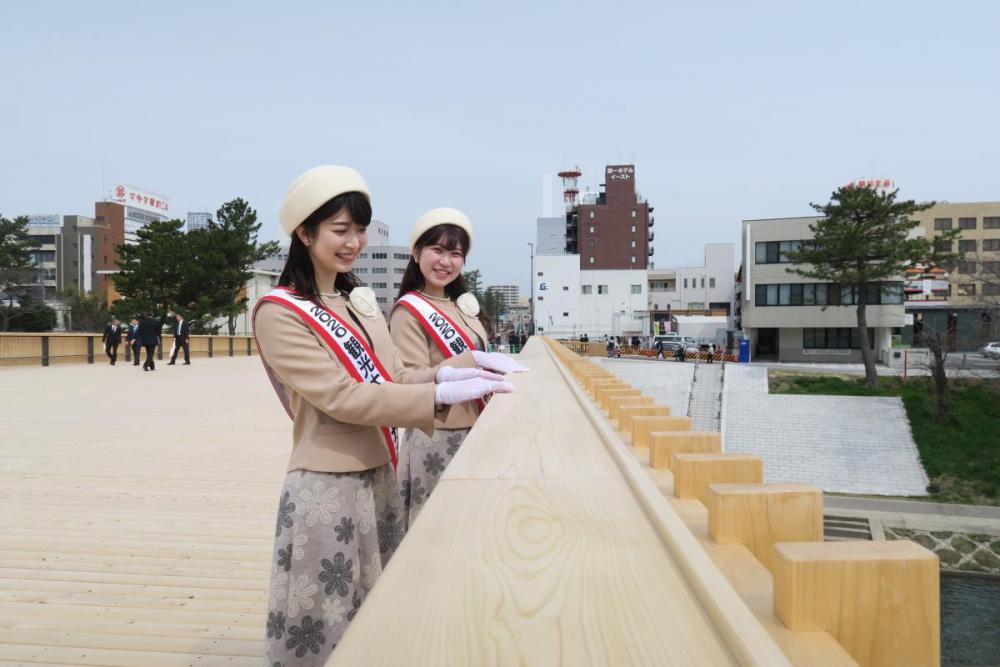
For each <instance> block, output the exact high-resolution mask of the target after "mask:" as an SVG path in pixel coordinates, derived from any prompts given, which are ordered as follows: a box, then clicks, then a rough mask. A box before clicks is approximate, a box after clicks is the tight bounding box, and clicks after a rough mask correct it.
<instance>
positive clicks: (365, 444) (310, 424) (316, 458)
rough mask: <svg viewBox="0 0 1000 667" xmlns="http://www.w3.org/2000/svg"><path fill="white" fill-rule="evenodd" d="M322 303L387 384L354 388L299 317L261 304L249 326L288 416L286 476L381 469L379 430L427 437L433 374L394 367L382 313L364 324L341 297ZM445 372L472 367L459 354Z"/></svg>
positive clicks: (383, 454) (384, 459) (385, 454)
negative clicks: (370, 354) (378, 365)
mask: <svg viewBox="0 0 1000 667" xmlns="http://www.w3.org/2000/svg"><path fill="white" fill-rule="evenodd" d="M323 302H324V303H325V304H326V305H327V307H328V308H330V310H331V311H333V313H335V314H336V315H338V316H339V317H342V318H343V319H345V320H346V321H347V322H348V323H350V324H352V325H354V327H355V329H358V330H359V333H361V334H362V335H363V336H366V337H367V339H368V341H367V342H369V343H370V344H371V346H372V348H373V349H374V351H375V354H376V355H377V356H378V358H379V361H381V362H382V365H383V366H384V367H385V369H386V371H388V373H389V374H390V375H391V376H392V379H393V382H391V383H385V384H382V385H374V384H368V383H359V382H357V381H356V380H355V379H354V378H352V377H351V376H350V375H349V374H348V372H347V370H346V369H345V368H344V367H343V365H342V364H341V363H340V362H339V361H338V360H337V358H336V357H335V356H334V353H333V351H332V350H331V349H330V347H329V346H328V345H327V344H326V342H325V341H323V340H321V339H320V338H319V336H317V335H316V334H315V333H313V331H312V329H310V328H309V326H308V325H307V324H306V323H305V322H303V321H302V317H301V316H300V315H299V314H298V313H296V312H293V311H291V310H289V309H288V308H285V307H284V306H281V305H278V304H276V303H268V302H265V303H263V304H261V305H260V307H259V308H258V309H257V313H256V316H255V319H254V327H255V334H256V337H257V345H258V347H259V350H260V353H261V355H262V356H263V358H264V359H265V360H266V361H267V363H268V365H269V366H270V367H271V369H272V370H273V371H274V372H275V374H276V375H277V377H278V380H279V381H280V382H281V384H282V385H283V386H284V388H285V391H286V393H287V394H288V398H289V402H290V404H291V410H292V419H293V426H292V454H291V458H290V459H289V461H288V470H290V471H291V470H312V471H316V472H354V471H359V470H368V469H371V468H376V467H378V466H381V465H385V464H386V463H388V462H389V460H390V459H389V450H388V448H387V447H386V444H385V438H384V437H383V435H382V431H381V429H380V428H379V427H380V426H400V427H407V428H418V429H420V430H422V431H425V432H427V433H430V432H431V431H432V429H433V427H434V416H435V405H434V387H435V385H434V384H433V382H434V371H433V370H432V369H429V368H428V369H424V370H416V369H408V368H405V367H404V366H403V365H402V364H401V363H400V361H399V358H398V355H397V354H396V350H395V348H394V347H393V344H392V338H390V336H389V330H388V328H387V327H386V323H385V319H384V318H383V317H382V315H381V313H379V314H378V315H376V316H375V317H374V318H366V317H363V316H362V315H360V314H359V313H358V312H357V311H355V310H354V308H353V306H351V305H350V304H349V303H348V301H347V299H346V298H344V297H342V296H338V297H323ZM352 316H353V317H352ZM448 365H450V366H466V367H472V366H474V365H475V361H474V360H473V359H472V355H471V354H469V353H466V354H464V355H461V356H459V357H455V358H454V359H451V360H449V362H448ZM414 383H421V384H414ZM447 412H448V410H447V409H442V410H439V414H442V415H446V414H447Z"/></svg>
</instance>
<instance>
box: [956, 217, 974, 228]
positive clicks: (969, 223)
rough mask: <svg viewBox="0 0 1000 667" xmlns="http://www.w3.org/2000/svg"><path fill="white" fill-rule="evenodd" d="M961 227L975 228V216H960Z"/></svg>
mask: <svg viewBox="0 0 1000 667" xmlns="http://www.w3.org/2000/svg"><path fill="white" fill-rule="evenodd" d="M958 228H959V229H975V228H976V219H975V218H959V219H958Z"/></svg>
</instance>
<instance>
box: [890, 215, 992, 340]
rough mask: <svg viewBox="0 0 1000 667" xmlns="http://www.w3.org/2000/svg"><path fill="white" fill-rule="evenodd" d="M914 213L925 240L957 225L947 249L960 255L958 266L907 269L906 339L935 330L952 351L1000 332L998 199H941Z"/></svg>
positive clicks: (904, 331) (990, 337) (904, 335)
mask: <svg viewBox="0 0 1000 667" xmlns="http://www.w3.org/2000/svg"><path fill="white" fill-rule="evenodd" d="M912 217H913V218H914V219H915V220H918V221H919V222H920V231H921V232H922V233H923V234H924V235H925V237H927V238H931V239H933V238H935V237H937V236H940V235H941V234H942V233H944V232H947V231H950V230H953V229H958V230H960V232H961V235H960V237H959V239H958V241H954V242H952V246H951V248H949V250H951V251H952V252H955V253H957V254H958V255H959V260H958V262H956V264H955V266H954V267H951V268H950V269H949V268H947V267H914V268H913V269H912V270H910V271H908V272H907V276H906V286H905V290H906V312H907V322H908V326H907V327H906V328H905V329H904V330H903V332H902V334H903V341H904V342H907V343H909V342H912V341H913V338H914V334H919V333H920V332H921V331H923V330H927V329H931V330H935V331H939V332H942V333H943V334H945V341H946V346H947V349H948V350H949V351H952V352H954V351H960V350H975V349H977V348H979V347H980V346H981V345H982V344H983V343H984V342H986V341H988V340H993V339H995V338H996V337H997V336H1000V202H941V203H938V204H935V205H934V206H932V207H931V208H929V209H927V210H926V211H920V212H918V213H916V214H914V215H913V216H912ZM911 323H912V326H910V324H911Z"/></svg>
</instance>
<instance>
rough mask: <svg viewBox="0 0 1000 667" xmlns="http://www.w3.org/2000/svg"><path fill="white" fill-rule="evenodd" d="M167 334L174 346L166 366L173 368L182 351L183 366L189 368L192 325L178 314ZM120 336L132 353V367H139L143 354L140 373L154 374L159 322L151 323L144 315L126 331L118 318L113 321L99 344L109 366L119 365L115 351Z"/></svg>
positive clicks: (148, 317) (132, 322)
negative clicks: (170, 335) (102, 348)
mask: <svg viewBox="0 0 1000 667" xmlns="http://www.w3.org/2000/svg"><path fill="white" fill-rule="evenodd" d="M170 330H171V334H172V335H173V338H174V344H173V346H172V347H171V350H170V355H169V359H170V361H168V362H167V365H168V366H173V365H174V364H175V363H176V362H177V354H178V352H180V351H181V350H183V351H184V365H186V366H190V365H191V351H190V344H189V342H188V339H189V338H190V336H191V325H190V324H188V322H187V320H185V319H184V316H183V315H180V314H178V315H177V320H176V322H174V323H173V324H172V325H171V327H170ZM122 333H124V334H125V344H126V345H127V346H128V348H129V351H130V352H131V356H132V365H133V366H138V365H139V358H140V356H141V352H142V350H145V351H146V360H145V361H144V362H143V364H142V370H144V371H155V370H156V359H155V354H156V348H157V346H158V345H160V341H161V338H162V333H163V323H162V322H161V321H160V320H157V319H154V318H153V316H152V314H150V313H146V314H144V315H143V317H142V319H141V320H140V319H139V318H138V317H133V318H132V321H131V322H129V325H128V328H127V329H126V328H124V327H123V326H122V324H121V320H119V319H118V317H112V318H111V322H110V323H109V324H108V325H107V326H106V327H104V334H103V335H102V336H101V342H102V343H103V344H104V353H105V354H106V355H107V357H108V361H109V362H110V364H111V365H112V366H114V365H115V362H117V361H118V347H119V346H120V345H121V342H122Z"/></svg>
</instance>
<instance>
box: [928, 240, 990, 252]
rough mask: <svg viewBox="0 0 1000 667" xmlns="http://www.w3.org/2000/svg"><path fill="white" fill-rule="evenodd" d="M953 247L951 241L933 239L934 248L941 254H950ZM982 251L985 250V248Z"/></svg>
mask: <svg viewBox="0 0 1000 667" xmlns="http://www.w3.org/2000/svg"><path fill="white" fill-rule="evenodd" d="M954 245H955V244H953V243H952V242H951V241H948V240H945V239H934V247H935V248H937V249H938V250H940V251H941V252H951V250H952V247H953V246H954ZM983 245H984V246H985V245H986V243H985V242H984V243H983ZM983 249H984V250H985V249H986V248H983Z"/></svg>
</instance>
